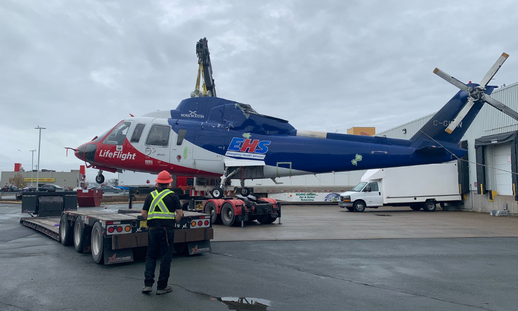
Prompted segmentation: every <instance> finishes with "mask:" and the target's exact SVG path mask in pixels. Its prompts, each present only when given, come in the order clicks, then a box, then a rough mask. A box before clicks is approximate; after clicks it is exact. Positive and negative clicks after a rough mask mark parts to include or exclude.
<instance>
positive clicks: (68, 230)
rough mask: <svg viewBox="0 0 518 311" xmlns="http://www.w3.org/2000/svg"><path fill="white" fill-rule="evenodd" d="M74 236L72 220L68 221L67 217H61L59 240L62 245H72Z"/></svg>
mask: <svg viewBox="0 0 518 311" xmlns="http://www.w3.org/2000/svg"><path fill="white" fill-rule="evenodd" d="M72 234H73V232H72V227H71V226H70V220H68V219H67V216H66V215H63V216H61V220H60V221H59V240H60V241H61V244H63V245H65V246H70V245H72Z"/></svg>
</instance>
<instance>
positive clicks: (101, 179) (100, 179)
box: [95, 170, 104, 184]
mask: <svg viewBox="0 0 518 311" xmlns="http://www.w3.org/2000/svg"><path fill="white" fill-rule="evenodd" d="M95 181H96V182H97V183H98V184H102V183H103V182H104V175H103V171H102V170H99V172H98V173H97V176H95Z"/></svg>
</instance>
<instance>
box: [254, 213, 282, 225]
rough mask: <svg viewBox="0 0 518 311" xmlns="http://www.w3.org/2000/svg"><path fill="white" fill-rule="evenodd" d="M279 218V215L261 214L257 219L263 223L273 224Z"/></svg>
mask: <svg viewBox="0 0 518 311" xmlns="http://www.w3.org/2000/svg"><path fill="white" fill-rule="evenodd" d="M275 220H277V217H272V216H270V215H259V216H257V221H258V222H260V223H261V224H263V225H267V224H271V223H272V222H274V221H275Z"/></svg>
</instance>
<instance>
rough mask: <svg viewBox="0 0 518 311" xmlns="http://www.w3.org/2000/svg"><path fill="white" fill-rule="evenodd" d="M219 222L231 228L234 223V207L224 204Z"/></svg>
mask: <svg viewBox="0 0 518 311" xmlns="http://www.w3.org/2000/svg"><path fill="white" fill-rule="evenodd" d="M221 221H223V224H224V225H225V226H229V227H230V226H233V225H234V224H235V223H236V214H235V213H234V207H233V206H232V204H230V203H228V202H227V203H224V204H223V207H221Z"/></svg>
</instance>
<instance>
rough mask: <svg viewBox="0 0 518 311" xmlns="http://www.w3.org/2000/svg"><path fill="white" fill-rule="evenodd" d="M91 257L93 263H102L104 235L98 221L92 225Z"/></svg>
mask: <svg viewBox="0 0 518 311" xmlns="http://www.w3.org/2000/svg"><path fill="white" fill-rule="evenodd" d="M91 240H92V258H93V260H94V261H95V263H98V264H100V263H103V262H104V261H103V259H104V237H103V228H102V226H101V224H100V223H99V222H96V223H95V224H94V226H93V227H92V239H91Z"/></svg>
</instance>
